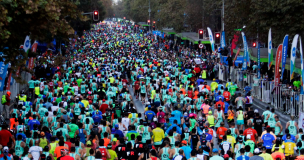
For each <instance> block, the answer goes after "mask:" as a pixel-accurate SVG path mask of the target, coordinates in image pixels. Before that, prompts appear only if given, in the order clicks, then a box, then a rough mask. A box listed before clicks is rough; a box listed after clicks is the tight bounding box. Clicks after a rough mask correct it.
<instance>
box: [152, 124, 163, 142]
mask: <svg viewBox="0 0 304 160" xmlns="http://www.w3.org/2000/svg"><path fill="white" fill-rule="evenodd" d="M152 134H153V136H152V138H153V141H154V142H159V141H161V140H163V138H165V133H164V130H163V129H161V128H159V127H157V128H155V129H153V130H152Z"/></svg>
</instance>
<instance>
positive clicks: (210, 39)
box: [207, 27, 215, 52]
mask: <svg viewBox="0 0 304 160" xmlns="http://www.w3.org/2000/svg"><path fill="white" fill-rule="evenodd" d="M207 30H208V34H209V41H210V44H211V49H212V52H215V49H214V41H213V35H212V32H211V29H210V28H209V27H207Z"/></svg>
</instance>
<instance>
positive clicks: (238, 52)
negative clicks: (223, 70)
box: [233, 48, 241, 66]
mask: <svg viewBox="0 0 304 160" xmlns="http://www.w3.org/2000/svg"><path fill="white" fill-rule="evenodd" d="M240 51H241V48H239V49H238V50H237V52H236V55H235V57H234V60H233V66H235V60H236V59H237V56H238V55H239V54H240Z"/></svg>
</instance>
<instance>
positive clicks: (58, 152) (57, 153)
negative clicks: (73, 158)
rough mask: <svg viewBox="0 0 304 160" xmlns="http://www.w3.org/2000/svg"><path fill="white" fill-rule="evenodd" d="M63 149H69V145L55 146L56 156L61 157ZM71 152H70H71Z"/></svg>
mask: <svg viewBox="0 0 304 160" xmlns="http://www.w3.org/2000/svg"><path fill="white" fill-rule="evenodd" d="M61 149H68V148H67V147H65V146H58V147H56V148H55V151H54V154H56V157H57V158H58V157H60V156H61V151H60V150H61ZM69 153H70V152H69Z"/></svg>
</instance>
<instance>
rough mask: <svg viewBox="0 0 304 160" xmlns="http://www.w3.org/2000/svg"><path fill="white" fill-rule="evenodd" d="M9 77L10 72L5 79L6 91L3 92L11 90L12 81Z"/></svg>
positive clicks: (10, 75)
mask: <svg viewBox="0 0 304 160" xmlns="http://www.w3.org/2000/svg"><path fill="white" fill-rule="evenodd" d="M11 77H12V72H10V73H9V75H8V77H7V82H6V89H5V90H10V88H11V79H12V78H11Z"/></svg>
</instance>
